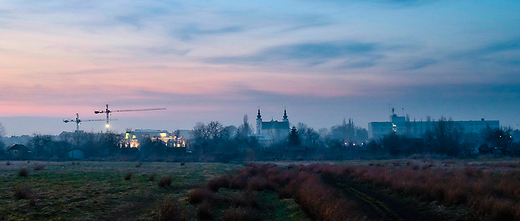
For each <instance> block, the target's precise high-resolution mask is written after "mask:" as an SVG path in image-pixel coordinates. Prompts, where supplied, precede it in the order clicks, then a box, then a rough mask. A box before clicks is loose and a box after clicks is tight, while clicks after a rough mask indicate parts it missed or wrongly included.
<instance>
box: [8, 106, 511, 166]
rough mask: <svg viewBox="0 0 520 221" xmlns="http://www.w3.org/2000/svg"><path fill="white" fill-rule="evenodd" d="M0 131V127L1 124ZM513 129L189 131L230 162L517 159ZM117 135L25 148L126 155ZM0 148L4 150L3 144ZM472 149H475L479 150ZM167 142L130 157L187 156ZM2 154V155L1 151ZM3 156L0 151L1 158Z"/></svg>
mask: <svg viewBox="0 0 520 221" xmlns="http://www.w3.org/2000/svg"><path fill="white" fill-rule="evenodd" d="M0 129H2V130H0V132H1V131H3V127H1V125H0ZM518 132H519V131H518V130H516V131H513V130H512V129H511V128H489V127H488V128H486V130H484V131H482V133H479V134H471V133H465V132H464V130H463V129H462V127H460V126H459V125H457V124H456V123H454V122H452V121H451V120H446V119H445V118H441V119H440V120H438V121H437V122H434V123H433V127H432V128H431V129H430V130H429V131H427V132H426V133H425V134H424V136H423V137H420V138H409V137H406V136H404V135H400V134H397V133H389V134H387V135H386V136H384V137H382V138H380V139H377V140H372V141H370V142H368V143H365V142H366V141H367V140H368V131H367V130H366V129H364V128H360V127H357V126H355V125H354V123H353V121H352V120H351V119H349V120H348V122H347V121H346V120H344V121H343V122H342V123H341V124H339V125H336V126H333V127H331V128H330V129H325V128H324V129H320V130H318V131H316V130H314V129H313V128H311V127H308V126H307V125H306V124H304V123H298V124H296V125H295V126H293V128H292V129H291V131H290V133H289V135H288V136H287V138H286V139H284V140H279V141H276V142H274V143H271V144H269V145H266V144H265V143H262V141H259V140H257V137H255V136H250V134H251V133H252V127H251V126H250V125H249V123H248V119H247V115H246V116H244V121H243V123H242V124H241V125H240V126H239V127H235V126H224V125H222V124H221V123H220V122H218V121H212V122H209V123H207V124H205V123H197V124H196V125H195V126H194V128H193V130H192V137H191V140H190V152H191V153H192V154H190V155H191V156H193V158H194V159H195V158H196V159H201V158H204V159H208V158H214V159H217V160H218V159H231V158H237V157H238V158H240V157H249V158H256V159H262V158H264V159H271V158H273V156H275V158H280V157H281V156H282V155H281V154H280V153H283V152H284V151H287V150H288V149H291V148H290V147H298V148H293V149H298V150H305V154H306V155H305V157H307V158H312V159H336V158H344V157H356V156H361V155H364V156H367V155H391V156H398V155H401V156H403V155H411V154H442V155H448V156H459V155H471V154H475V153H476V152H480V153H501V154H509V155H516V156H519V155H520V143H515V142H514V140H513V137H514V136H513V134H514V133H518ZM124 143H125V141H124V139H123V136H122V135H121V134H117V133H113V132H108V133H84V132H79V133H66V132H64V133H62V134H60V135H59V136H58V138H57V139H56V138H53V136H50V135H42V134H34V135H33V137H32V138H31V140H30V141H29V142H28V143H27V144H26V146H27V147H28V148H29V149H30V150H31V151H32V155H33V157H36V158H56V159H64V158H67V157H68V151H69V150H70V149H73V148H79V149H82V150H84V151H85V157H87V158H108V157H114V156H117V155H121V154H127V153H125V150H126V149H125V148H121V147H122V146H123V147H124ZM0 147H1V148H2V149H4V147H5V144H3V143H1V140H0ZM476 147H479V148H478V149H477V148H476ZM167 150H168V148H167V146H166V144H165V143H164V142H163V141H161V140H159V139H154V138H150V137H145V138H144V139H142V140H140V148H139V152H138V153H137V154H136V153H135V151H133V152H132V153H133V154H134V155H136V157H139V158H142V159H153V158H160V157H164V156H168V155H172V154H173V155H175V154H176V155H185V154H186V152H185V151H184V152H176V153H168V151H167ZM0 152H2V151H0ZM2 154H5V153H3V152H2V153H0V156H2Z"/></svg>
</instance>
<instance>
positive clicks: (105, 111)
mask: <svg viewBox="0 0 520 221" xmlns="http://www.w3.org/2000/svg"><path fill="white" fill-rule="evenodd" d="M154 110H166V108H144V109H132V110H129V109H127V110H110V109H108V104H106V109H105V110H95V111H94V114H107V119H106V121H107V124H106V125H105V126H106V128H107V131H108V129H109V128H110V113H112V112H130V111H154Z"/></svg>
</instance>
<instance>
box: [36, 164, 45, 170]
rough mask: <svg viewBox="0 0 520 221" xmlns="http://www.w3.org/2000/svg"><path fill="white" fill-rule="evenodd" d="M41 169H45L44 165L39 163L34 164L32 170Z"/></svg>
mask: <svg viewBox="0 0 520 221" xmlns="http://www.w3.org/2000/svg"><path fill="white" fill-rule="evenodd" d="M43 169H45V165H41V164H36V165H34V170H36V171H38V170H43Z"/></svg>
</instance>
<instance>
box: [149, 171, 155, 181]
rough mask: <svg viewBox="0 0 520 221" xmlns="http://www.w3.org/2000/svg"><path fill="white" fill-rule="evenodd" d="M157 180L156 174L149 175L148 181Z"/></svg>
mask: <svg viewBox="0 0 520 221" xmlns="http://www.w3.org/2000/svg"><path fill="white" fill-rule="evenodd" d="M154 180H155V173H151V174H150V175H148V181H154Z"/></svg>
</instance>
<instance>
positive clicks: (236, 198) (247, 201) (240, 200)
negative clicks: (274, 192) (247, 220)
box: [231, 191, 259, 208]
mask: <svg viewBox="0 0 520 221" xmlns="http://www.w3.org/2000/svg"><path fill="white" fill-rule="evenodd" d="M231 203H232V204H233V206H235V207H251V208H254V207H258V206H259V205H258V199H257V196H256V193H255V192H251V191H247V192H245V193H244V194H234V195H233V196H232V197H231Z"/></svg>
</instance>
